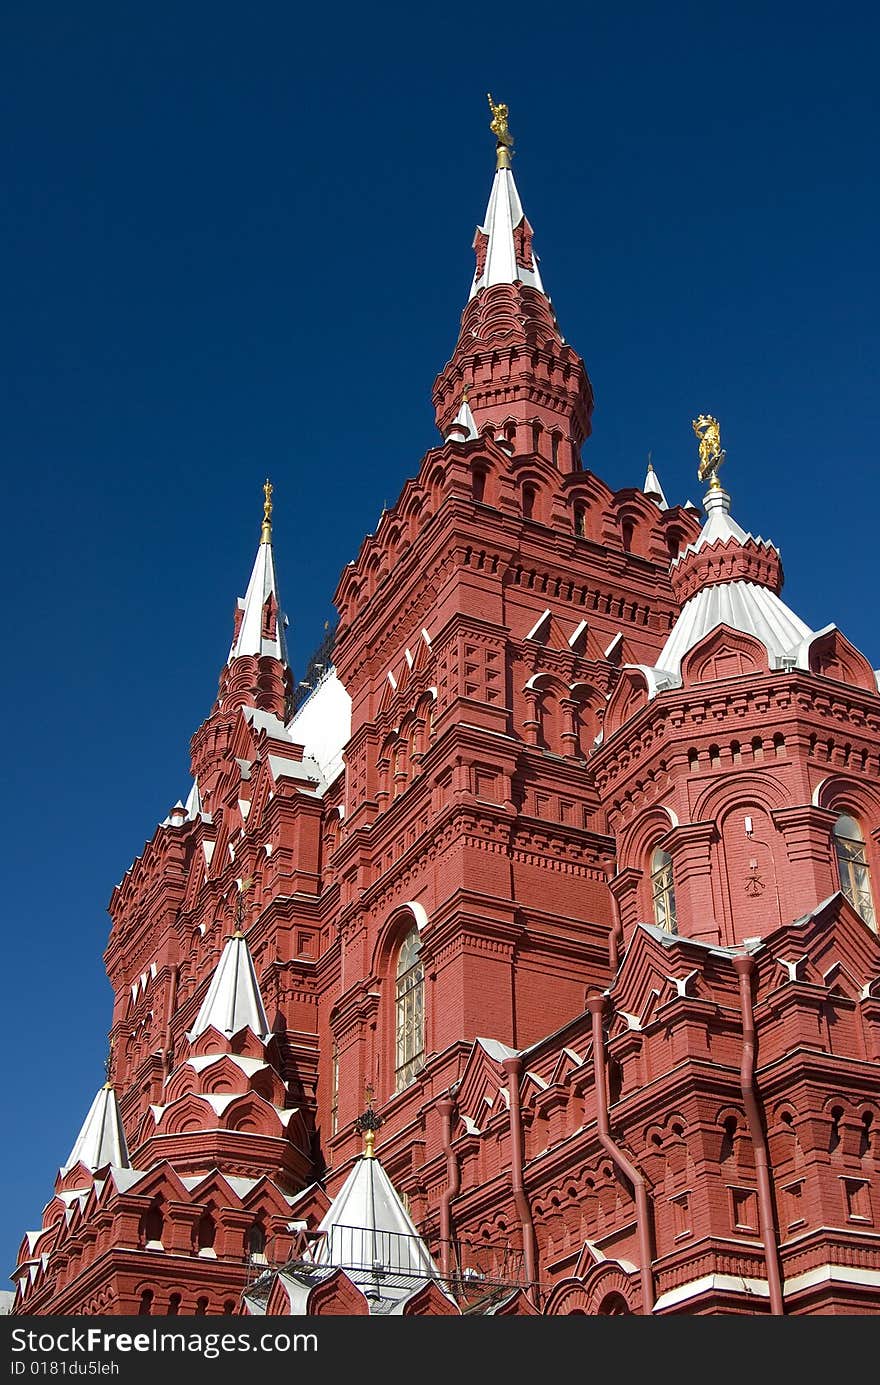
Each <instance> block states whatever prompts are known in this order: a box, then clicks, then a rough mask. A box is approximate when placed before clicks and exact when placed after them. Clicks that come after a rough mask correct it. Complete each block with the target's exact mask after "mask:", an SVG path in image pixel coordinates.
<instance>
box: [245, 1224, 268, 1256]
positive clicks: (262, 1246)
mask: <svg viewBox="0 0 880 1385" xmlns="http://www.w3.org/2000/svg"><path fill="white" fill-rule="evenodd" d="M247 1248H248V1259H249V1260H250V1262H251V1264H252V1265H253V1264H260V1265H264V1264H265V1263H266V1233H265V1231H264V1230H263V1227H262V1226H261V1225H260V1223H259V1222H258V1221H255V1222H254V1224H253V1226H251V1227H250V1228H249V1229H248V1234H247Z"/></svg>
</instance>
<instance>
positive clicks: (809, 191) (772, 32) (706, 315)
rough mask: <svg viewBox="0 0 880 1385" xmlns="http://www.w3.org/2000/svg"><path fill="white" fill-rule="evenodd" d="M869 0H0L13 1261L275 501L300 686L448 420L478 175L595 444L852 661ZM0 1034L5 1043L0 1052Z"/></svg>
mask: <svg viewBox="0 0 880 1385" xmlns="http://www.w3.org/2000/svg"><path fill="white" fill-rule="evenodd" d="M878 37H880V34H878V19H877V11H876V9H875V7H873V6H869V5H868V4H866V3H864V4H861V5H859V4H856V5H851V6H837V7H835V6H831V7H829V6H821V7H819V6H816V5H813V6H810V5H809V4H807V5H804V4H799V5H793V4H785V3H783V4H773V5H767V4H766V3H765V4H760V5H759V4H743V3H737V4H728V5H725V6H706V5H705V3H702V4H685V5H673V6H671V7H670V6H669V5H660V4H656V5H647V4H629V5H626V6H624V5H604V6H599V5H589V4H567V3H560V4H557V5H554V6H543V7H541V6H538V7H536V6H534V5H533V4H528V5H526V4H521V3H516V2H515V0H514V2H512V3H505V4H504V5H497V4H486V5H483V6H476V5H472V4H469V5H467V6H463V5H457V4H455V3H451V4H446V5H444V6H442V7H440V8H438V10H437V11H434V10H433V9H432V10H431V11H427V10H425V11H423V12H421V13H419V14H416V13H415V10H414V8H413V9H410V7H408V6H406V7H405V6H396V5H395V6H388V5H385V6H363V7H361V6H357V7H354V6H350V5H346V4H342V5H336V6H302V5H295V4H291V3H280V0H275V3H262V4H256V5H251V6H242V5H232V4H229V3H225V0H214V3H212V4H210V5H207V4H204V5H202V4H183V5H180V4H175V5H172V4H168V3H156V0H153V3H151V4H149V5H139V6H127V5H121V6H120V5H119V4H113V5H109V4H104V3H92V4H89V5H86V6H74V5H70V4H68V3H63V4H62V3H42V0H27V2H26V3H25V2H24V0H18V3H14V2H13V0H7V3H6V5H5V6H4V7H3V15H2V20H0V53H2V58H0V68H2V70H0V117H2V126H3V129H4V130H5V132H6V140H5V146H6V147H5V150H4V159H3V229H4V236H3V247H2V253H0V278H2V332H0V342H2V345H0V350H2V356H3V359H2V372H0V378H2V389H3V399H2V403H0V457H2V466H3V500H4V508H5V512H6V525H5V536H4V553H5V559H6V562H5V567H6V571H5V573H4V587H3V590H4V595H5V636H4V640H3V644H4V649H5V656H6V657H5V660H4V666H5V670H6V673H5V677H4V679H3V680H2V695H3V698H4V702H5V707H4V709H3V725H4V728H5V740H6V753H5V764H6V790H5V792H4V794H3V797H2V813H3V819H4V821H3V841H4V845H5V861H6V869H5V882H4V890H3V894H4V902H5V906H6V907H5V910H4V913H5V920H4V940H5V949H6V950H5V959H4V962H5V965H4V968H3V972H4V976H3V985H4V995H3V1018H4V1027H5V1030H6V1033H7V1036H8V1039H7V1057H6V1061H5V1063H4V1070H5V1080H4V1083H3V1090H4V1099H5V1101H6V1102H8V1110H7V1112H6V1113H5V1116H4V1128H5V1130H6V1139H5V1140H4V1141H3V1150H2V1157H3V1160H4V1165H5V1167H4V1169H3V1173H2V1187H3V1191H4V1196H3V1198H2V1200H0V1251H2V1256H3V1258H4V1259H5V1262H6V1264H7V1265H8V1267H9V1268H11V1267H12V1264H13V1262H14V1259H15V1253H16V1249H17V1246H18V1242H19V1239H20V1236H21V1234H22V1232H23V1231H24V1230H25V1228H27V1227H31V1226H36V1225H38V1224H39V1213H40V1208H41V1207H42V1205H43V1203H44V1202H45V1201H46V1200H47V1198H48V1197H49V1195H50V1193H51V1185H52V1180H53V1177H54V1174H55V1171H56V1168H57V1166H58V1164H59V1163H60V1162H61V1161H62V1160H63V1159H64V1158H65V1157H66V1155H67V1153H68V1151H69V1149H70V1146H71V1144H72V1142H73V1138H74V1136H75V1134H76V1132H77V1129H78V1126H79V1123H80V1121H81V1119H82V1117H83V1115H84V1113H85V1111H86V1108H87V1106H88V1104H89V1102H90V1100H91V1098H92V1095H93V1093H94V1090H95V1088H96V1087H97V1085H98V1084H99V1082H100V1081H101V1080H102V1077H103V1072H102V1066H101V1064H102V1060H103V1057H104V1052H105V1043H106V1033H107V1029H108V1026H109V1021H110V1008H111V996H110V990H109V987H108V985H107V982H106V980H105V978H104V974H103V966H102V961H101V952H102V949H103V947H104V945H105V943H106V938H107V930H108V919H107V915H106V913H105V909H106V904H107V901H108V899H109V896H110V892H111V890H112V888H113V886H114V884H115V882H117V881H118V880H119V879H120V877H121V876H122V874H123V872H124V871H125V870H126V868H127V867H128V865H129V864H130V862H131V860H132V858H133V857H134V856H135V855H136V854H137V853H138V852H139V851H140V850H141V849H142V844H143V842H144V841H145V839H146V838H148V837H149V836H150V835H151V834H152V832H153V829H154V826H155V824H156V822H157V820H158V819H160V818H162V817H164V815H165V814H166V812H167V811H168V809H169V807H170V806H171V804H172V803H173V802H174V800H175V799H176V798H177V797H178V796H179V795H181V796H182V795H185V793H186V790H187V788H188V784H189V778H188V742H189V738H190V735H191V734H192V732H193V731H194V730H195V728H196V726H197V725H198V723H199V722H200V720H201V719H202V718H203V716H204V715H205V714H206V713H207V711H208V710H209V707H210V705H211V702H212V699H213V697H214V694H215V691H216V682H217V675H218V672H219V669H220V666H221V663H222V661H223V659H224V658H225V655H226V652H227V649H228V643H229V636H230V629H231V615H232V609H233V605H234V601H235V598H236V596H237V595H238V594H239V593H241V592H243V590H244V584H245V582H246V580H247V577H248V573H249V571H250V566H251V562H252V559H253V554H254V550H255V547H256V543H257V541H258V537H259V521H260V512H261V498H262V497H261V493H260V485H261V483H262V480H263V477H264V476H265V474H266V473H267V472H269V473H270V474H271V476H272V478H273V481H274V484H275V488H276V489H275V500H276V511H275V519H276V524H275V537H276V557H277V564H278V569H279V575H280V581H281V587H282V596H283V599H284V604H285V606H286V608H287V610H288V612H289V614H290V618H291V645H292V653H293V657H294V660H295V663H296V671H297V674H298V675H299V673H300V672H301V670H302V666H303V662H304V660H305V658H306V657H307V655H308V654H309V652H310V650H311V649H312V647H313V646H314V644H316V643H317V641H318V639H319V637H320V635H321V631H322V627H323V622H324V620H325V619H327V618H329V617H331V616H332V608H331V596H332V593H333V590H334V587H335V584H336V580H337V577H338V575H339V573H340V571H341V569H342V568H343V566H344V565H345V563H346V562H347V561H348V560H349V559H350V558H351V557H353V556H354V554H355V553H356V551H357V549H358V547H359V544H360V541H361V538H362V537H363V535H364V534H365V533H366V532H367V531H369V530H372V529H373V528H374V527H375V524H376V521H377V519H378V516H379V513H380V511H381V509H382V505H383V502H388V503H389V504H390V503H392V502H393V500H394V499H395V498H396V496H397V494H398V493H399V490H400V487H401V486H402V484H403V482H404V480H405V479H406V478H407V476H410V475H412V474H414V473H415V472H416V471H417V468H418V463H419V460H420V457H421V456H422V454H423V453H424V452H425V450H426V449H427V448H428V447H429V446H431V445H433V444H434V442H435V441H436V440H437V439H436V435H435V433H434V428H433V415H432V410H431V405H430V391H431V384H432V381H433V379H434V376H435V374H436V373H437V371H438V370H439V369H440V368H441V367H442V366H443V364H444V362H445V361H446V360H447V358H448V357H449V355H450V354H451V351H452V348H453V345H454V342H455V338H456V332H457V326H458V320H459V315H460V312H461V308H462V307H463V305H464V302H465V299H466V295H467V291H468V288H469V285H470V279H471V273H472V264H473V261H472V252H471V249H470V245H471V240H472V236H473V230H474V226H475V225H476V223H477V222H478V221H479V220H480V219H481V217H482V214H483V211H484V208H485V204H486V199H487V196H488V192H489V187H490V182H491V177H492V170H493V166H494V159H493V142H492V136H491V135H490V134H489V131H488V128H487V123H488V119H489V114H488V109H487V105H486V97H485V93H486V91H487V90H491V91H492V92H493V94H494V95H495V97H496V99H502V100H505V101H507V102H508V103H509V105H510V108H511V115H510V123H511V128H512V130H513V133H514V135H515V136H516V139H517V155H516V159H515V164H514V167H515V171H516V176H517V180H518V185H519V189H520V193H521V195H522V198H523V201H524V204H525V207H526V210H527V213H528V215H529V218H530V220H531V222H532V224H533V226H534V228H535V248H536V250H537V252H538V254H539V255H540V257H541V266H542V273H543V276H544V282H545V284H546V286H547V289H548V292H549V293H550V295H551V296H552V298H553V301H554V304H555V307H556V310H557V313H558V316H559V319H560V323H561V326H562V330H563V331H564V333H565V334H566V336H567V337H568V339H569V340H570V341H571V342H572V343H573V344H574V345H575V347H576V348H577V349H578V350H579V351H580V352H581V353H582V354H583V356H584V357H585V359H586V362H587V366H588V369H589V372H590V375H591V377H592V380H593V385H594V388H595V392H596V412H595V419H594V434H593V438H592V439H591V440H590V442H589V443H588V444H587V447H586V449H585V464H586V465H587V466H588V467H589V468H590V469H591V470H593V471H595V472H597V473H598V474H599V475H600V476H602V477H603V478H604V479H605V480H606V481H608V482H609V483H610V484H611V485H612V486H623V485H632V484H640V483H641V481H642V479H643V476H644V471H645V458H646V454H647V452H648V450H649V449H651V450H652V451H653V455H654V462H655V465H656V467H657V469H658V471H659V474H660V477H661V480H662V482H663V485H664V486H665V488H666V492H667V495H668V496H669V498H670V500H680V501H683V500H684V499H685V498H687V497H691V498H692V499H693V500H695V501H699V499H700V496H699V488H698V486H697V482H696V479H695V467H696V462H697V456H696V443H695V439H694V437H693V434H692V432H691V426H690V421H691V419H692V418H694V417H695V416H696V414H697V413H698V412H702V411H706V412H711V413H715V414H717V415H718V417H719V418H720V420H721V423H722V438H723V441H724V444H725V446H726V448H727V454H728V460H727V464H726V466H725V471H724V480H725V484H726V485H727V487H728V488H729V489H730V490H731V492H732V494H733V497H734V513H735V514H736V516H737V518H738V519H739V520H740V521H741V522H742V523H743V524H745V525H746V527H750V528H751V529H752V530H753V531H754V532H759V533H761V534H763V535H765V536H770V537H772V538H773V539H774V540H775V541H776V542H777V543H778V544H779V545H780V547H781V549H782V554H783V560H784V563H785V568H786V573H787V583H786V589H785V593H784V594H785V598H786V599H787V600H788V602H789V603H790V604H791V605H792V606H793V607H794V609H795V610H797V611H798V613H799V614H800V615H801V616H802V617H803V618H804V619H805V620H807V621H808V622H809V623H810V624H812V625H813V626H814V627H818V626H821V625H824V624H826V623H827V622H829V621H832V620H834V621H836V622H837V623H838V624H839V625H840V626H841V628H842V629H843V630H844V632H845V633H846V634H847V635H848V636H849V637H850V638H851V639H852V640H853V641H854V642H855V643H856V644H857V645H859V646H860V647H861V648H862V649H863V650H864V651H865V653H866V654H867V655H868V657H869V658H870V659H871V661H872V664H874V666H877V665H878V664H880V620H878V615H877V611H876V596H875V592H876V570H877V569H876V552H877V534H878V519H877V516H878V513H880V480H878V445H877V438H878V435H880V405H878V390H877V385H878V360H880V351H878V341H877V322H878V309H880V302H878V298H880V294H878V272H877V245H878V242H880V234H878V207H880V197H878V191H877V176H876V175H877V146H878V120H877V105H876V85H877V83H876V53H877V40H878ZM10 1045H11V1048H10Z"/></svg>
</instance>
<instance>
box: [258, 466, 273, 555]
mask: <svg viewBox="0 0 880 1385" xmlns="http://www.w3.org/2000/svg"><path fill="white" fill-rule="evenodd" d="M272 490H273V487H272V482H271V481H270V480H269V478H268V476H267V477H266V481H265V484H264V486H263V495H264V496H265V497H266V498H265V500H264V501H263V530H262V533H261V534H260V543H271V542H272Z"/></svg>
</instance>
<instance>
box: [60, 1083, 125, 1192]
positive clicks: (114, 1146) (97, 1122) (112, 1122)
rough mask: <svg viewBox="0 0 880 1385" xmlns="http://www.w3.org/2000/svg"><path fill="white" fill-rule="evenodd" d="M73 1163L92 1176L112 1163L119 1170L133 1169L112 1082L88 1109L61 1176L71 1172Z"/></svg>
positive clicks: (62, 1167) (104, 1087)
mask: <svg viewBox="0 0 880 1385" xmlns="http://www.w3.org/2000/svg"><path fill="white" fill-rule="evenodd" d="M74 1164H83V1165H85V1167H86V1168H87V1169H91V1170H92V1172H93V1173H94V1171H95V1169H100V1168H103V1167H104V1165H105V1164H113V1165H115V1166H116V1168H120V1169H128V1168H131V1164H130V1163H129V1158H128V1146H127V1144H126V1143H125V1131H124V1130H123V1128H122V1117H121V1116H120V1114H119V1103H118V1101H117V1100H116V1092H115V1091H114V1089H113V1087H112V1085H111V1084H110V1083H109V1082H106V1083H105V1084H104V1086H103V1087H101V1088H100V1090H99V1091H98V1093H97V1094H96V1096H95V1099H94V1101H93V1102H92V1104H91V1106H90V1107H89V1113H88V1115H87V1116H86V1118H85V1120H84V1121H83V1124H82V1129H81V1130H80V1132H79V1134H78V1135H77V1137H76V1141H75V1143H74V1146H73V1149H72V1150H71V1151H70V1154H69V1155H68V1158H67V1163H66V1164H62V1166H61V1172H62V1174H65V1173H67V1170H68V1169H72V1168H73V1166H74Z"/></svg>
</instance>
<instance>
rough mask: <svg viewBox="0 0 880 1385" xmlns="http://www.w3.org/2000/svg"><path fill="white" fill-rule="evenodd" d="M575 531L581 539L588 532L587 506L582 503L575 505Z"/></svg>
mask: <svg viewBox="0 0 880 1385" xmlns="http://www.w3.org/2000/svg"><path fill="white" fill-rule="evenodd" d="M574 532H575V534H576V536H577V537H578V538H579V539H582V538H583V537H584V535H585V534H586V532H587V507H586V505H582V504H580V503H577V504H576V505H575V507H574Z"/></svg>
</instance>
